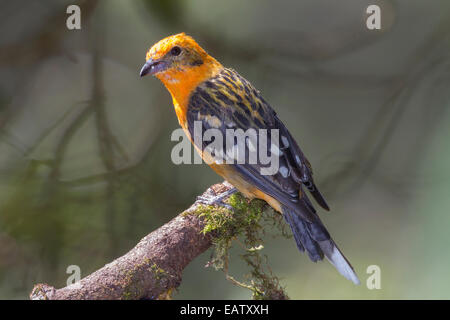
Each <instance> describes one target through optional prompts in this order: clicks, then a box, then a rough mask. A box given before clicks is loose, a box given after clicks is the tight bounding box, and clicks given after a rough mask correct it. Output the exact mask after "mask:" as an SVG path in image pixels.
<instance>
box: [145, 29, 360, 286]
mask: <svg viewBox="0 0 450 320" xmlns="http://www.w3.org/2000/svg"><path fill="white" fill-rule="evenodd" d="M147 74H151V75H154V76H156V77H157V78H158V79H159V80H161V82H162V83H163V84H164V85H165V86H166V88H167V90H169V92H170V94H171V95H172V99H173V105H174V107H175V112H176V115H177V117H178V121H179V123H180V125H181V127H182V128H183V130H184V132H185V133H186V135H187V137H188V138H189V139H190V140H191V142H192V143H193V144H194V146H195V148H196V149H197V151H198V152H199V153H200V155H201V156H202V158H203V159H204V160H205V161H206V162H207V163H208V164H209V165H210V167H211V168H212V169H213V170H214V171H215V172H216V173H218V174H219V175H221V176H222V177H223V178H224V179H225V180H227V181H228V182H230V183H231V184H232V185H233V186H234V187H235V188H236V189H237V190H238V191H240V192H241V193H242V194H244V195H245V196H246V197H247V198H250V199H252V198H259V199H263V200H265V201H266V202H267V203H268V204H269V205H270V206H271V207H272V208H273V209H275V210H276V211H278V212H280V213H282V214H283V215H284V218H285V220H286V221H287V223H288V224H289V225H290V227H291V230H292V233H293V235H294V239H295V242H296V244H297V247H298V248H299V250H300V251H305V250H306V252H307V253H308V255H309V257H310V259H311V260H312V261H314V262H316V261H319V260H322V259H323V258H324V256H325V257H326V258H327V259H328V260H329V261H330V262H331V263H332V264H333V266H334V267H335V268H336V269H337V270H338V271H339V272H340V273H341V274H342V275H343V276H344V277H345V278H347V279H349V280H351V281H352V282H354V283H355V284H359V280H358V277H357V275H356V274H355V272H354V270H353V267H352V266H351V265H350V263H349V262H348V260H347V259H346V258H345V257H344V255H343V254H342V253H341V251H340V250H339V248H338V247H337V245H336V243H335V242H334V241H333V239H332V238H331V237H330V234H329V233H328V231H327V230H326V228H325V226H324V225H323V223H322V221H321V220H320V218H319V216H318V215H317V213H316V210H315V209H314V207H313V205H312V203H311V201H310V200H309V199H308V197H307V195H306V194H305V192H304V191H303V190H304V188H306V189H307V190H308V191H309V193H310V194H311V195H312V197H313V198H314V199H315V200H316V202H317V203H318V204H319V205H320V206H321V207H322V208H324V209H326V210H329V208H328V205H327V203H326V202H325V199H324V198H323V197H322V195H321V193H320V192H319V190H318V189H317V187H316V185H315V184H314V180H313V177H312V169H311V165H310V163H309V162H308V160H307V159H306V157H305V156H304V154H303V152H302V151H301V150H300V148H299V146H298V144H297V143H296V141H295V140H294V138H293V137H292V136H291V134H290V133H289V131H288V130H287V128H286V127H285V125H284V124H283V123H282V122H281V120H280V119H279V118H278V116H277V114H276V113H275V111H274V110H273V109H272V108H271V107H270V105H269V104H268V103H267V102H266V101H265V100H264V99H263V97H262V96H261V94H260V92H259V91H258V90H256V89H255V88H254V87H253V86H252V84H251V83H250V82H249V81H247V80H246V79H244V78H243V77H242V76H240V75H239V74H238V73H237V72H236V71H234V70H232V69H228V68H225V67H223V66H222V65H221V64H220V63H219V62H218V61H217V60H216V59H214V58H213V57H211V56H210V55H208V53H206V51H205V50H203V49H202V48H201V47H200V46H199V45H198V44H197V43H196V42H195V40H194V39H193V38H191V37H190V36H187V35H186V34H184V33H180V34H176V35H173V36H170V37H167V38H165V39H162V40H161V41H159V42H158V43H156V44H155V45H153V46H152V47H151V48H150V49H149V51H148V52H147V56H146V62H145V64H144V66H143V67H142V69H141V72H140V75H141V76H145V75H147ZM196 123H198V124H200V126H199V128H200V133H201V134H203V133H205V132H206V131H207V130H208V129H216V130H219V132H222V133H223V134H224V135H225V134H226V132H227V130H229V129H234V130H238V129H241V130H242V131H247V130H249V129H254V130H255V131H256V132H258V136H260V135H261V134H260V132H262V131H261V129H266V130H267V131H269V130H270V132H273V131H272V130H277V132H278V138H281V143H280V142H278V141H277V142H275V141H274V140H275V139H272V138H274V137H275V136H274V135H273V134H271V135H268V138H267V141H266V142H265V143H267V145H266V147H267V149H269V151H270V155H271V157H273V158H271V159H275V160H277V163H278V166H277V170H275V172H273V173H271V174H262V173H261V172H262V170H261V169H262V168H263V167H264V165H263V164H262V162H261V161H256V162H255V161H254V162H253V163H252V162H251V161H248V160H249V157H246V158H245V160H246V161H241V162H236V163H229V161H227V162H223V161H216V158H215V155H216V154H215V153H213V152H209V151H208V149H207V146H208V145H207V143H206V142H205V141H202V139H196V138H195V136H197V135H198V133H197V132H196V131H195V128H196ZM267 131H266V132H267ZM271 139H272V140H271ZM233 143H234V142H233ZM250 145H251V146H250ZM241 146H242V145H241ZM227 147H228V146H224V150H225V148H227ZM260 147H261V145H260V144H259V145H257V147H255V146H254V145H253V144H251V143H249V141H248V140H245V144H244V146H243V148H244V149H245V150H243V151H244V152H246V154H247V155H251V154H252V152H253V153H255V152H258V150H257V149H258V148H260ZM238 152H239V150H238ZM257 159H258V158H257ZM236 189H232V190H231V191H230V192H229V193H227V194H226V195H223V196H221V197H220V198H217V199H213V200H212V201H210V203H211V204H212V203H214V204H218V203H222V202H221V201H222V200H223V199H224V197H225V196H228V195H229V194H230V193H231V192H234V191H236ZM222 204H223V203H222Z"/></svg>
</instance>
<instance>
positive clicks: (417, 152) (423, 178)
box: [0, 0, 450, 299]
mask: <svg viewBox="0 0 450 320" xmlns="http://www.w3.org/2000/svg"><path fill="white" fill-rule="evenodd" d="M73 3H76V4H78V5H79V6H80V7H81V14H82V15H81V19H82V20H81V23H82V24H81V25H82V29H81V30H68V29H67V28H66V19H67V17H68V15H67V14H66V8H67V6H68V5H69V4H73ZM370 4H377V5H379V6H380V7H381V9H382V29H381V30H376V31H369V30H368V29H367V28H366V18H367V14H366V8H367V6H368V5H370ZM0 30H1V31H0V35H1V36H0V298H2V299H6V298H9V299H27V297H28V294H29V292H30V290H31V289H32V287H33V285H34V284H35V283H38V282H46V283H49V284H51V285H54V286H56V287H62V286H65V283H66V279H67V277H68V275H67V274H66V268H67V266H69V265H78V266H80V268H81V273H82V276H86V275H88V274H89V273H91V272H93V271H95V270H96V269H98V268H100V267H102V266H103V265H104V264H106V263H108V262H110V261H111V260H112V259H114V258H116V257H118V256H120V255H122V254H124V253H125V252H127V251H128V250H129V249H131V248H132V247H133V246H134V245H135V244H136V243H137V242H138V240H139V239H141V238H142V237H143V236H144V235H146V234H148V233H149V232H151V231H152V230H154V229H156V228H157V227H159V226H161V225H162V224H164V223H165V222H167V221H169V220H170V219H171V218H173V217H174V216H175V215H177V214H178V213H180V212H181V211H183V209H185V208H187V207H188V206H189V205H190V204H191V203H192V202H193V201H194V200H195V197H196V195H198V194H200V193H201V192H203V191H204V190H205V189H206V188H207V187H208V186H210V185H211V184H213V183H216V182H219V181H221V179H220V177H218V176H216V175H215V174H214V173H213V172H212V171H211V170H210V169H209V168H208V167H207V166H206V165H180V166H177V165H174V164H173V163H172V162H171V160H170V152H171V149H172V147H173V146H174V144H175V142H171V141H170V134H171V132H172V131H173V130H174V129H176V128H178V123H177V120H176V117H175V114H174V111H173V108H172V106H171V99H170V96H169V93H168V92H166V90H165V88H164V87H163V85H162V84H160V83H159V82H158V81H157V80H156V79H153V78H151V77H146V78H142V79H141V78H139V75H138V73H139V70H140V67H141V66H142V64H143V63H144V60H145V59H144V57H145V53H146V50H147V49H148V47H150V46H151V45H152V44H153V43H155V42H156V41H158V40H160V39H161V38H163V37H166V36H168V35H170V34H174V33H178V32H182V31H184V32H186V33H188V34H190V35H192V36H193V37H194V38H195V39H197V40H198V42H199V43H200V44H201V45H202V46H203V47H204V48H205V49H207V51H208V52H209V53H210V54H212V55H213V56H214V57H216V58H217V59H218V60H219V61H221V62H222V63H223V64H224V65H225V66H229V67H233V68H234V69H236V70H238V71H239V72H240V73H241V74H242V75H243V76H244V77H246V78H247V79H249V80H250V81H251V82H252V83H253V84H254V85H255V86H256V87H257V88H259V89H260V90H261V92H262V94H263V95H264V97H265V98H266V100H268V101H269V102H270V103H271V105H272V106H273V107H274V108H275V109H276V110H277V112H278V114H279V116H280V118H281V119H282V120H284V122H285V123H286V125H287V127H288V128H289V129H290V130H291V132H292V133H293V135H294V136H295V137H296V138H297V139H298V142H299V144H300V145H301V146H302V148H303V151H304V152H305V153H306V154H307V156H308V158H309V160H310V161H311V163H312V164H313V167H314V169H315V177H316V180H317V182H318V185H319V187H320V188H321V189H322V190H323V193H324V194H325V196H326V198H327V199H328V202H329V204H330V205H331V208H332V211H331V213H326V212H321V216H322V218H323V220H324V222H325V223H326V225H327V227H328V228H329V230H330V231H331V233H332V235H333V236H334V238H335V240H336V241H337V242H338V244H339V245H340V247H341V248H342V249H343V252H344V253H345V254H346V256H347V257H348V258H349V259H350V260H351V262H352V264H353V266H354V267H355V269H356V271H357V273H358V274H359V276H360V278H361V280H362V285H361V286H354V285H352V284H351V283H350V282H349V281H347V280H345V279H344V278H342V277H341V276H340V275H339V274H338V273H337V272H336V271H335V270H334V268H333V267H332V266H331V265H329V264H328V263H327V262H323V263H317V264H314V263H312V262H310V261H309V259H308V258H307V257H306V255H302V254H300V253H298V252H297V249H296V247H295V244H294V241H293V240H292V239H291V240H287V239H284V238H282V237H278V238H271V237H268V238H267V239H266V243H265V248H264V253H266V254H267V255H268V257H269V263H270V266H271V267H272V270H273V272H274V273H275V274H276V275H278V276H279V277H280V278H281V281H282V284H283V285H284V286H285V287H286V290H287V293H288V294H289V295H290V297H291V298H293V299H331V298H339V299H351V298H352V299H394V298H395V299H432V298H437V299H448V298H450V274H449V272H450V249H449V243H450V232H449V229H450V170H449V168H450V114H449V112H448V109H449V108H448V107H449V98H450V90H449V88H450V3H449V2H448V1H447V0H432V1H423V0H397V1H393V0H384V1H376V0H370V1H366V0H340V1H335V0H302V1H296V2H293V1H268V0H259V1H256V0H255V1H239V0H230V1H210V0H191V1H183V0H158V1H150V0H148V1H144V0H132V1H120V0H108V1H106V0H103V1H95V0H89V1H62V0H53V1H52V0H46V1H24V0H20V1H5V0H3V1H1V2H0ZM210 254H211V253H210V252H206V253H205V254H203V255H202V256H200V257H198V258H197V259H196V260H195V261H194V262H193V263H192V264H190V265H189V266H188V268H187V269H186V270H185V272H184V281H183V283H182V285H181V286H180V288H179V290H178V292H177V293H175V295H174V298H175V299H181V298H188V299H205V298H208V299H216V298H231V299H237V298H244V299H246V298H249V297H250V293H249V292H248V291H246V290H244V289H241V288H237V287H235V286H233V285H232V284H230V283H229V282H227V281H226V280H225V277H224V275H223V274H222V273H221V272H216V271H214V270H213V269H211V268H206V269H205V268H204V265H205V263H206V262H207V261H208V259H209V256H210ZM370 265H378V266H379V267H380V268H381V289H380V290H369V289H368V288H367V287H366V285H365V283H366V279H367V277H368V276H369V275H368V274H367V273H366V269H367V267H368V266H370ZM247 270H248V269H246V267H245V265H243V264H242V263H241V262H240V259H239V258H238V257H237V256H236V257H232V265H231V270H230V272H231V274H233V275H235V276H236V277H238V278H239V277H242V276H243V275H244V274H245V273H246V272H247Z"/></svg>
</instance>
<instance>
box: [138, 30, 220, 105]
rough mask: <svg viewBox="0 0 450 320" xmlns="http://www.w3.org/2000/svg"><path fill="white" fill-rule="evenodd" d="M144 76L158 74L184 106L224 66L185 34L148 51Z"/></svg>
mask: <svg viewBox="0 0 450 320" xmlns="http://www.w3.org/2000/svg"><path fill="white" fill-rule="evenodd" d="M145 60H146V62H145V64H144V66H143V67H142V69H141V73H140V75H141V76H145V75H147V74H151V75H155V76H156V77H157V78H158V79H159V80H161V81H162V82H163V83H164V85H165V86H166V87H167V89H168V90H169V91H170V93H171V94H172V97H173V98H174V100H176V102H177V103H179V104H181V103H185V102H186V101H185V100H186V99H187V98H188V96H189V93H190V92H191V91H192V90H193V89H195V87H196V86H197V85H198V84H199V83H200V82H202V81H204V80H206V79H208V78H210V77H212V76H214V75H215V74H216V73H217V72H218V71H219V70H220V69H221V68H223V67H222V65H221V64H220V63H219V62H217V60H215V59H214V58H213V57H211V56H210V55H208V53H206V51H205V50H203V49H202V48H201V47H200V46H199V45H198V44H197V42H195V40H194V39H193V38H192V37H190V36H188V35H186V34H185V33H184V32H183V33H179V34H176V35H172V36H169V37H167V38H164V39H162V40H160V41H159V42H157V43H156V44H154V45H153V46H152V47H151V48H150V49H149V50H148V52H147V55H146V58H145Z"/></svg>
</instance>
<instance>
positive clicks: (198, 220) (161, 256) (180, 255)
mask: <svg viewBox="0 0 450 320" xmlns="http://www.w3.org/2000/svg"><path fill="white" fill-rule="evenodd" d="M231 187H232V186H231V185H230V184H228V183H227V182H224V183H221V184H216V185H213V186H211V187H210V188H209V189H208V190H206V191H205V193H204V194H203V195H202V196H203V197H210V196H211V195H218V194H222V193H223V192H225V191H227V190H229V189H230V188H231ZM197 211H199V204H198V203H197V202H196V203H194V204H193V205H192V206H191V207H190V208H189V209H187V210H186V211H185V212H183V213H181V214H179V215H178V216H177V217H175V218H174V219H172V220H171V221H170V222H168V223H166V224H165V225H163V226H162V227H160V228H159V229H157V230H155V231H153V232H152V233H150V234H149V235H147V236H146V237H144V238H143V239H142V240H141V241H140V242H139V243H138V244H137V245H136V246H135V247H134V248H133V249H131V250H130V251H129V252H128V253H126V254H125V255H123V256H122V257H120V258H118V259H116V260H114V261H113V262H111V263H109V264H107V265H105V266H104V267H103V268H101V269H99V270H97V271H96V272H94V273H92V274H90V275H89V276H87V277H85V278H83V279H81V280H80V281H79V282H77V283H75V284H72V285H69V286H67V287H64V288H61V289H55V288H54V287H52V286H49V285H47V284H37V285H35V286H34V288H33V291H32V292H31V294H30V298H31V299H33V300H47V299H48V300H65V299H77V300H78V299H157V298H159V297H161V296H163V295H164V294H166V293H167V292H170V291H171V290H172V289H174V288H177V287H178V286H179V285H180V284H181V278H182V277H181V276H182V272H183V269H184V268H185V267H186V266H187V265H188V264H189V263H190V262H191V261H192V260H193V259H194V258H195V257H197V256H198V255H200V254H201V253H203V252H204V251H206V250H207V249H208V248H209V247H210V246H211V244H212V235H211V233H207V234H206V235H205V234H203V233H202V231H203V229H204V227H205V220H204V219H203V217H201V216H200V215H199V214H196V213H197Z"/></svg>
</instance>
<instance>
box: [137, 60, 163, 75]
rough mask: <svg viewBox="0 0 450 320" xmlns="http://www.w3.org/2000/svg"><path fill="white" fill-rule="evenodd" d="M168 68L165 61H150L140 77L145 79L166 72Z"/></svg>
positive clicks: (146, 63) (145, 65) (143, 68)
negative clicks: (147, 76)
mask: <svg viewBox="0 0 450 320" xmlns="http://www.w3.org/2000/svg"><path fill="white" fill-rule="evenodd" d="M166 67H167V63H166V62H165V61H162V60H153V59H148V60H147V62H145V64H144V66H143V67H142V69H141V72H140V76H141V77H143V76H145V75H147V74H151V75H153V74H155V73H158V72H161V71H164V70H166Z"/></svg>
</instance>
